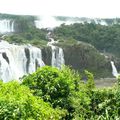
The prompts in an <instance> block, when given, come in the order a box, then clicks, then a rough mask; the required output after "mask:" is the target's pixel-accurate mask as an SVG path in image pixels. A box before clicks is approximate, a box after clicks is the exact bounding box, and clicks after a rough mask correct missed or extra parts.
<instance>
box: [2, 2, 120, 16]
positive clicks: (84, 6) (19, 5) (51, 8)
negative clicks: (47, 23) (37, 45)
mask: <svg viewBox="0 0 120 120" xmlns="http://www.w3.org/2000/svg"><path fill="white" fill-rule="evenodd" d="M119 5H120V0H0V13H10V14H24V15H26V14H28V15H44V16H56V15H57V16H78V17H90V18H113V17H120V7H119Z"/></svg>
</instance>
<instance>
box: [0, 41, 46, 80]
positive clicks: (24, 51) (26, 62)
mask: <svg viewBox="0 0 120 120" xmlns="http://www.w3.org/2000/svg"><path fill="white" fill-rule="evenodd" d="M44 65H45V64H44V62H43V61H42V54H41V50H40V49H39V48H36V47H33V46H31V45H21V46H18V45H14V44H9V43H8V42H6V41H1V42H0V79H2V80H3V81H4V82H7V81H9V80H13V79H15V80H18V79H19V78H20V77H22V76H23V75H25V74H28V73H32V72H35V71H36V69H37V67H42V66H44Z"/></svg>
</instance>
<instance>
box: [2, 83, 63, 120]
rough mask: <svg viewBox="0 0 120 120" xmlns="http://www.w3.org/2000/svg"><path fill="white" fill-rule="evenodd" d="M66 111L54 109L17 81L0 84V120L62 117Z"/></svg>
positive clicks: (35, 119) (36, 119) (32, 119)
mask: <svg viewBox="0 0 120 120" xmlns="http://www.w3.org/2000/svg"><path fill="white" fill-rule="evenodd" d="M63 112H64V111H60V110H58V109H53V108H52V107H51V106H50V105H49V104H47V103H45V102H44V101H43V100H42V99H41V98H39V99H38V97H35V96H33V95H32V93H31V92H30V90H29V88H28V87H26V86H23V85H22V86H21V85H20V84H19V83H17V82H14V81H12V82H9V83H2V82H1V84H0V120H43V119H47V120H49V119H51V120H53V119H55V120H56V119H58V120H59V119H60V118H61V117H62V115H64V113H63Z"/></svg>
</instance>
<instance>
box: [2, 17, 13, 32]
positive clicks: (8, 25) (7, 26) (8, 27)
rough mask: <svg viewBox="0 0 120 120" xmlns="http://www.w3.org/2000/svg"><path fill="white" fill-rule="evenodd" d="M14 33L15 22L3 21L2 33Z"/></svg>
mask: <svg viewBox="0 0 120 120" xmlns="http://www.w3.org/2000/svg"><path fill="white" fill-rule="evenodd" d="M7 32H14V21H12V20H7V19H3V20H0V33H7Z"/></svg>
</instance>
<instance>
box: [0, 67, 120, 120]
mask: <svg viewBox="0 0 120 120" xmlns="http://www.w3.org/2000/svg"><path fill="white" fill-rule="evenodd" d="M84 77H85V78H86V81H83V80H82V78H83V76H80V75H79V74H78V73H77V72H75V71H74V70H71V69H70V68H68V67H65V66H64V67H63V68H62V69H60V70H59V69H57V68H52V67H49V66H45V67H42V68H39V69H38V70H37V71H36V72H35V73H32V74H29V75H27V76H25V77H23V81H22V83H21V84H19V83H17V82H15V81H11V82H8V83H2V82H0V119H1V120H44V119H46V120H50V119H51V120H60V119H65V120H117V119H119V118H120V79H118V84H117V85H116V86H114V87H113V88H99V89H98V88H95V85H94V77H93V75H92V74H91V73H90V72H88V71H85V73H84Z"/></svg>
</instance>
